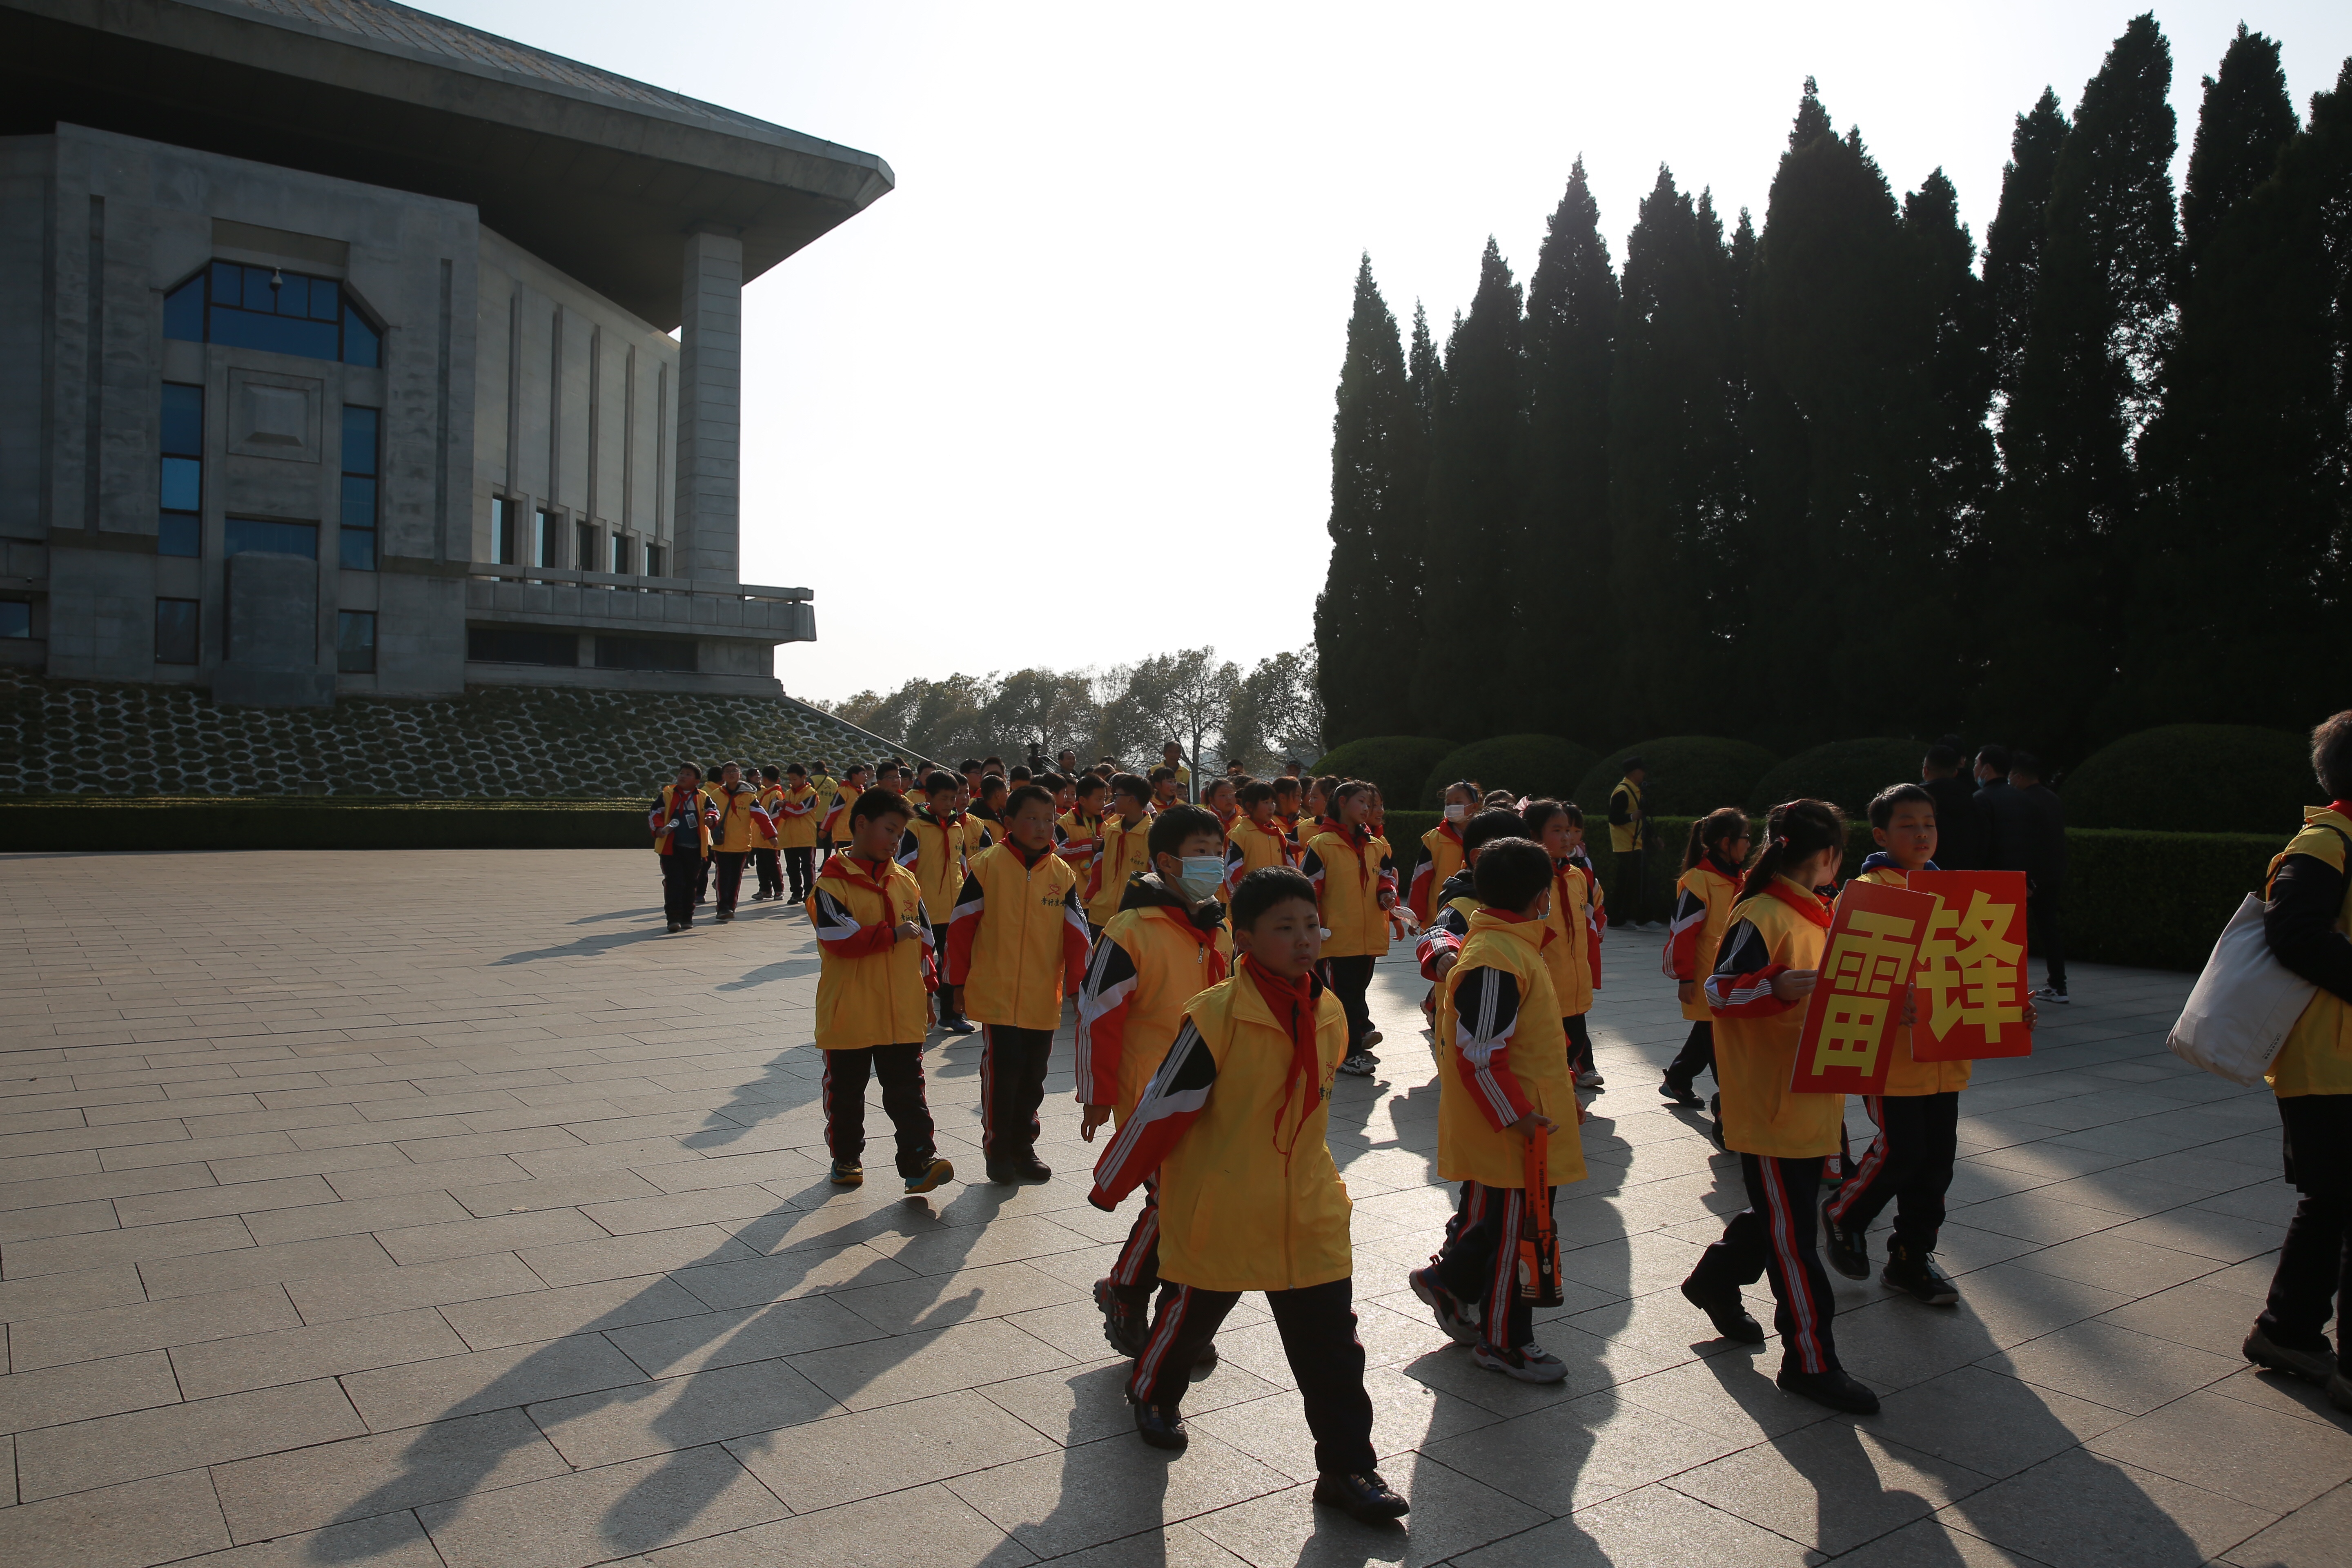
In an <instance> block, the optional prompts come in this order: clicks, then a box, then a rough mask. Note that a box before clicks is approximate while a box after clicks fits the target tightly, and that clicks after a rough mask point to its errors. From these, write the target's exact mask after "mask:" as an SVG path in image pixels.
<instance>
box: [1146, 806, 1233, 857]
mask: <svg viewBox="0 0 2352 1568" xmlns="http://www.w3.org/2000/svg"><path fill="white" fill-rule="evenodd" d="M1196 833H1206V834H1210V835H1213V837H1215V838H1216V839H1217V840H1218V841H1219V842H1220V843H1222V842H1223V839H1224V837H1225V825H1224V824H1223V823H1222V822H1219V821H1218V820H1217V814H1216V813H1215V812H1213V811H1211V810H1210V809H1209V808H1208V807H1207V806H1205V805H1184V804H1183V803H1182V802H1181V801H1180V802H1178V803H1177V804H1176V805H1171V806H1170V807H1169V808H1168V809H1167V810H1165V811H1163V812H1161V813H1160V815H1159V816H1155V817H1153V818H1152V819H1151V831H1150V834H1149V835H1147V836H1146V837H1145V838H1144V840H1143V847H1144V848H1146V849H1147V850H1149V851H1150V853H1151V854H1152V855H1153V856H1155V857H1157V856H1160V855H1181V854H1182V853H1183V847H1184V840H1186V839H1187V838H1190V837H1192V836H1193V835H1194V834H1196Z"/></svg>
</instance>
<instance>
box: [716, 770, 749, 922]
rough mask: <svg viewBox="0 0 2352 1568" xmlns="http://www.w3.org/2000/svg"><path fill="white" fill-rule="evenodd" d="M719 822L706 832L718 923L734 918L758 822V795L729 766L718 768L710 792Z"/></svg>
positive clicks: (740, 774) (739, 772) (741, 772)
mask: <svg viewBox="0 0 2352 1568" xmlns="http://www.w3.org/2000/svg"><path fill="white" fill-rule="evenodd" d="M710 794H711V799H712V801H713V802H714V803H716V804H717V805H718V807H719V822H718V824H717V826H714V827H712V828H711V830H710V863H711V866H712V867H713V868H714V869H716V870H717V871H718V873H719V877H718V881H719V924H720V925H725V924H726V923H727V922H728V921H731V920H733V919H734V918H735V900H736V898H737V896H738V895H739V894H740V893H741V892H742V890H743V862H744V861H746V860H749V859H750V858H751V849H752V847H753V845H754V843H755V842H756V835H757V831H758V827H759V822H760V816H761V812H760V792H759V791H758V790H756V789H754V788H752V787H751V785H750V784H745V783H744V782H743V770H742V769H741V768H740V767H738V766H737V765H736V764H735V763H721V764H719V783H718V785H717V787H716V788H714V789H713V790H712V791H711V792H710Z"/></svg>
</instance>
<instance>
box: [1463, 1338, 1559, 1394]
mask: <svg viewBox="0 0 2352 1568" xmlns="http://www.w3.org/2000/svg"><path fill="white" fill-rule="evenodd" d="M1470 1359H1471V1360H1472V1361H1475V1362H1476V1363H1478V1364H1479V1365H1480V1366H1483V1367H1485V1368H1486V1370H1487V1371H1488V1372H1499V1373H1502V1374H1503V1375H1504V1376H1505V1377H1516V1378H1517V1379H1518V1380H1519V1381H1520V1382H1521V1383H1558V1382H1559V1381H1560V1380H1561V1379H1563V1378H1565V1377H1566V1376H1567V1375H1568V1363H1566V1362H1564V1361H1562V1360H1560V1359H1559V1357H1558V1356H1556V1355H1554V1354H1552V1353H1551V1352H1549V1351H1548V1350H1546V1349H1544V1348H1543V1346H1541V1345H1539V1344H1538V1343H1536V1342H1535V1341H1533V1340H1529V1341H1528V1342H1527V1343H1526V1344H1523V1345H1521V1346H1520V1347H1519V1348H1518V1349H1517V1350H1515V1351H1507V1350H1501V1349H1498V1348H1496V1346H1494V1345H1490V1344H1488V1343H1487V1342H1486V1341H1484V1340H1480V1341H1479V1342H1477V1343H1476V1344H1475V1345H1473V1346H1471V1347H1470Z"/></svg>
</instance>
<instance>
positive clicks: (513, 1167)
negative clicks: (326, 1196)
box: [326, 1150, 530, 1203]
mask: <svg viewBox="0 0 2352 1568" xmlns="http://www.w3.org/2000/svg"><path fill="white" fill-rule="evenodd" d="M394 1156H395V1157H394V1158H393V1159H390V1160H378V1161H375V1162H373V1163H372V1164H370V1165H369V1166H368V1167H367V1168H365V1169H358V1168H353V1169H350V1170H330V1171H328V1172H327V1173H326V1177H327V1181H328V1182H329V1184H331V1185H332V1186H333V1187H334V1189H335V1194H336V1195H337V1196H339V1197H341V1198H342V1199H343V1200H344V1201H345V1202H347V1203H352V1202H357V1201H358V1200H359V1199H361V1198H386V1197H391V1196H392V1195H394V1194H396V1193H436V1192H458V1191H463V1190H466V1189H468V1188H472V1187H477V1186H487V1185H489V1184H493V1183H496V1184H512V1183H516V1182H527V1181H529V1180H530V1173H529V1172H527V1171H525V1170H524V1169H523V1168H522V1167H521V1166H520V1165H518V1164H516V1163H514V1162H513V1161H512V1160H509V1159H508V1158H507V1157H506V1156H505V1155H503V1154H491V1155H488V1156H485V1157H483V1158H480V1159H475V1160H436V1161H435V1162H434V1163H431V1164H428V1165H419V1164H416V1163H413V1162H412V1161H410V1160H408V1159H406V1158H404V1157H400V1156H399V1152H398V1151H397V1150H394Z"/></svg>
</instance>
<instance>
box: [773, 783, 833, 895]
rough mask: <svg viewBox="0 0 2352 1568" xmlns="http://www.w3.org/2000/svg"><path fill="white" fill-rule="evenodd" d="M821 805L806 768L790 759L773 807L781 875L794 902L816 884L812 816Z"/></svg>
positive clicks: (814, 834)
mask: <svg viewBox="0 0 2352 1568" xmlns="http://www.w3.org/2000/svg"><path fill="white" fill-rule="evenodd" d="M823 809H824V795H823V793H822V792H821V791H819V790H818V789H817V787H816V783H815V781H814V780H813V779H811V778H810V777H809V771H808V769H806V768H804V767H803V766H802V765H801V764H800V763H793V765H792V766H791V767H788V768H786V769H785V770H784V788H783V794H782V797H781V798H780V799H779V800H778V801H777V803H776V805H775V807H774V814H775V818H776V847H777V848H778V849H780V850H782V852H783V857H784V875H785V876H786V877H788V878H789V879H791V881H792V890H791V893H790V894H789V897H790V898H791V900H792V901H793V903H795V904H798V903H801V902H803V901H804V900H806V899H807V898H808V896H809V889H810V888H812V887H814V885H815V884H816V819H817V813H818V812H819V811H821V810H823Z"/></svg>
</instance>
